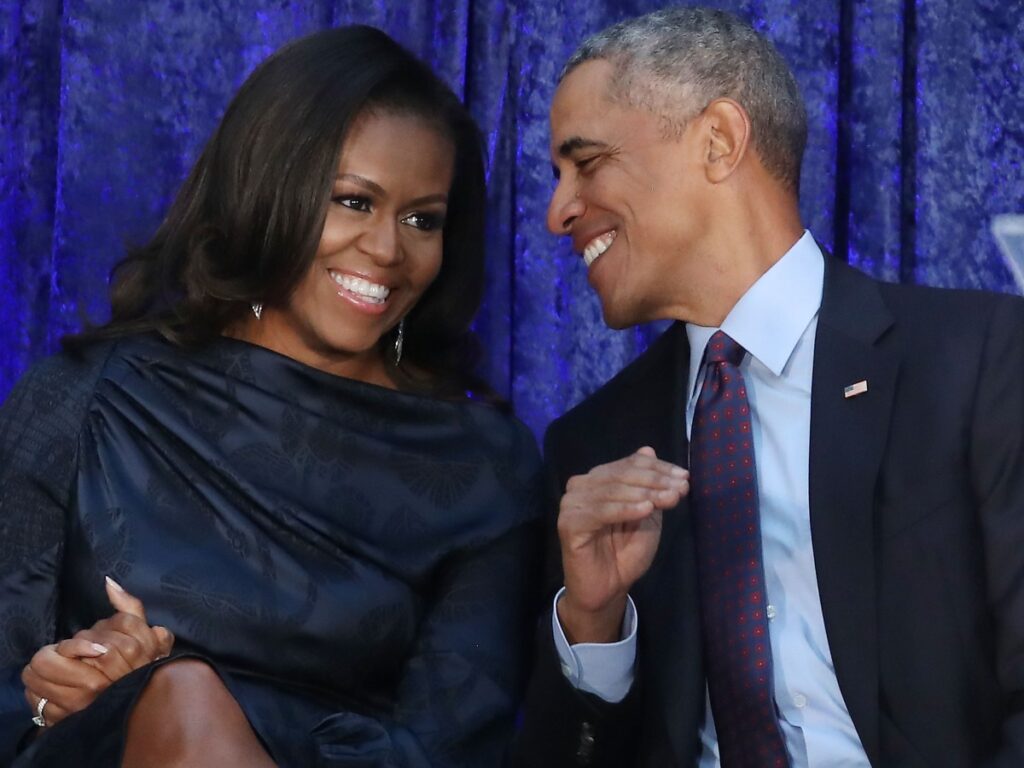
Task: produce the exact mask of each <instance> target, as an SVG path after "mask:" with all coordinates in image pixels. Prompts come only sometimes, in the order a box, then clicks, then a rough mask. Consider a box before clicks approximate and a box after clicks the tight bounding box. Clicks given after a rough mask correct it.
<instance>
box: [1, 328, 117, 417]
mask: <svg viewBox="0 0 1024 768" xmlns="http://www.w3.org/2000/svg"><path fill="white" fill-rule="evenodd" d="M115 346H116V342H101V343H96V344H90V345H89V346H88V347H85V348H83V349H80V350H76V351H74V352H71V351H60V352H57V353H56V354H52V355H49V356H48V357H44V358H42V359H40V360H38V361H36V362H35V363H33V364H32V365H31V366H30V367H29V368H28V370H27V371H25V373H24V374H23V375H22V377H21V378H20V379H19V380H18V382H17V383H16V384H15V385H14V388H13V389H12V390H11V393H10V395H9V396H8V398H7V399H6V401H5V402H4V410H6V411H10V410H11V409H14V410H17V411H31V412H34V413H38V414H39V415H43V416H46V415H55V414H61V413H66V412H71V411H75V410H77V409H78V407H79V406H81V405H82V404H83V402H84V401H87V400H88V399H89V398H90V397H91V395H92V391H93V389H94V388H95V386H96V381H97V379H99V377H100V374H101V372H102V370H103V367H104V365H105V363H106V361H107V360H108V359H109V357H110V355H111V353H112V352H113V350H114V348H115Z"/></svg>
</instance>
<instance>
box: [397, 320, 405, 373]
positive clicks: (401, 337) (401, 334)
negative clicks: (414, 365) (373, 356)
mask: <svg viewBox="0 0 1024 768" xmlns="http://www.w3.org/2000/svg"><path fill="white" fill-rule="evenodd" d="M403 344H405V318H404V317H403V318H402V319H401V320H399V321H398V333H397V334H395V365H396V366H397V365H398V364H399V363H401V362H402V345H403Z"/></svg>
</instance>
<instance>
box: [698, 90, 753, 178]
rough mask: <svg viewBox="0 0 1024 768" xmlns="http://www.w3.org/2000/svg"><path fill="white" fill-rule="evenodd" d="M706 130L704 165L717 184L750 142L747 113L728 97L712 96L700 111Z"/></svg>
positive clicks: (733, 167) (739, 158) (727, 174)
mask: <svg viewBox="0 0 1024 768" xmlns="http://www.w3.org/2000/svg"><path fill="white" fill-rule="evenodd" d="M702 117H703V121H704V124H705V129H706V131H707V133H706V145H705V147H706V151H705V155H704V169H705V173H706V175H707V179H708V181H710V182H711V183H712V184H718V183H720V182H722V181H725V180H726V179H727V178H729V176H730V175H732V172H733V171H735V170H736V168H737V167H738V166H739V164H740V163H741V162H742V161H743V158H744V156H745V155H746V153H747V148H748V146H749V145H750V116H749V115H748V114H747V110H745V109H744V108H743V107H742V106H740V104H739V103H738V102H736V101H734V100H732V99H725V98H722V99H715V100H714V101H712V102H711V103H710V104H708V105H707V107H706V108H705V109H704V112H703V113H702Z"/></svg>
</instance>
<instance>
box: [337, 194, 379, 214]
mask: <svg viewBox="0 0 1024 768" xmlns="http://www.w3.org/2000/svg"><path fill="white" fill-rule="evenodd" d="M334 202H336V203H337V204H338V205H343V206H345V207H346V208H351V209H352V210H353V211H363V212H369V210H370V201H369V199H367V198H365V197H352V196H350V195H339V196H338V197H335V198H334Z"/></svg>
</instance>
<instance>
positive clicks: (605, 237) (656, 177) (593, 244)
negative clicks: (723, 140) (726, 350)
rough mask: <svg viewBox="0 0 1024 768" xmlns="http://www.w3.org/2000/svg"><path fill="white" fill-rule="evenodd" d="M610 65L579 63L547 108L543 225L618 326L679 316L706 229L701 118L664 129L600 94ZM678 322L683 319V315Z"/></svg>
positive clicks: (647, 114)
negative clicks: (551, 181) (550, 180)
mask: <svg viewBox="0 0 1024 768" xmlns="http://www.w3.org/2000/svg"><path fill="white" fill-rule="evenodd" d="M612 74H613V68H612V65H611V64H610V63H609V62H607V61H603V60H591V61H587V62H585V63H583V64H581V65H580V66H578V67H577V68H576V69H574V70H573V71H572V72H570V73H569V75H568V76H567V77H566V78H565V79H564V80H563V81H562V83H561V85H559V87H558V90H557V91H556V93H555V99H554V102H553V103H552V105H551V161H552V163H553V165H554V170H555V176H556V178H557V179H558V185H557V186H556V188H555V191H554V193H553V194H552V196H551V203H550V204H549V206H548V221H547V223H548V228H549V229H550V230H551V231H552V232H553V233H555V234H556V235H569V236H570V237H571V238H572V244H573V250H574V251H576V252H577V253H579V254H580V255H581V256H583V258H584V262H585V263H588V279H589V281H590V284H591V286H593V288H594V290H595V291H597V294H598V296H599V297H600V299H601V306H602V310H603V312H604V319H605V322H606V323H607V324H608V325H609V326H611V327H612V328H623V327H626V326H629V325H634V324H636V323H641V322H647V321H650V320H655V319H661V318H668V317H675V318H680V317H681V315H685V313H686V305H687V303H688V302H687V301H686V299H685V297H686V291H687V287H688V283H689V281H688V280H687V278H686V276H687V274H688V272H690V271H692V269H693V266H692V265H694V264H696V263H697V262H698V260H699V256H700V251H701V243H702V242H704V241H705V239H706V230H707V227H708V226H709V221H708V219H709V217H708V213H709V209H710V207H711V206H710V202H709V200H708V198H707V196H706V195H704V194H702V192H703V191H706V186H707V183H706V180H705V176H704V168H703V163H702V162H701V158H702V157H703V153H702V147H701V140H702V139H701V130H700V128H701V126H700V123H701V120H700V118H699V117H698V118H695V119H693V120H691V121H690V123H689V124H688V125H687V126H686V128H685V129H684V130H683V132H682V135H680V136H675V135H671V132H670V131H668V130H667V129H666V125H665V122H664V120H663V119H662V118H660V117H659V116H658V115H657V114H655V113H654V112H651V111H647V110H644V109H639V108H636V107H632V106H630V105H629V104H626V103H624V102H622V101H621V100H612V99H610V97H609V94H610V91H609V83H610V78H611V76H612ZM681 319H686V318H685V316H682V317H681Z"/></svg>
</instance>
